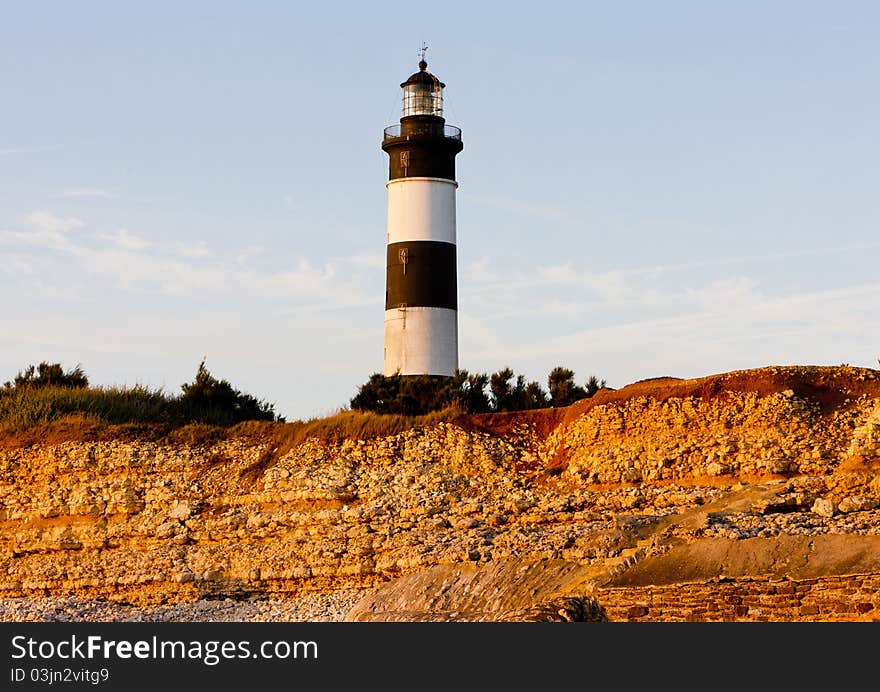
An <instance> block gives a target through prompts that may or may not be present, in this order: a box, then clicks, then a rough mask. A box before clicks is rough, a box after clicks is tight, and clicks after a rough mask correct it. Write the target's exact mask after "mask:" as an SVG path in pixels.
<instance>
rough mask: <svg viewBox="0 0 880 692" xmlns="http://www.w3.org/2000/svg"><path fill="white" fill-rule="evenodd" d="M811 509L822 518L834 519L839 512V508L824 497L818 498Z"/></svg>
mask: <svg viewBox="0 0 880 692" xmlns="http://www.w3.org/2000/svg"><path fill="white" fill-rule="evenodd" d="M811 509H812V511H813V514H818V515H819V516H820V517H833V516H834V514H835V513H836V512H837V506H836V505H835V504H834V503H833V502H832V501H831V500H827V499H825V498H824V497H820V498H817V499H816V501H815V502H814V503H813V507H812V508H811Z"/></svg>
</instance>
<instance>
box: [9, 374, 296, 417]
mask: <svg viewBox="0 0 880 692" xmlns="http://www.w3.org/2000/svg"><path fill="white" fill-rule="evenodd" d="M181 390H182V393H181V394H179V395H177V396H170V395H168V394H165V393H164V392H163V391H162V390H150V389H148V388H147V387H142V386H134V387H129V388H121V387H89V386H88V379H87V378H86V376H85V374H84V373H83V371H82V368H81V367H80V366H77V367H76V368H74V369H73V370H70V371H67V372H64V371H63V369H62V368H61V366H60V365H59V364H57V363H55V364H52V365H48V364H46V363H41V364H40V366H38V367H35V366H30V367H28V368H26V369H25V370H24V371H22V372H20V373H19V374H18V375H17V376H16V378H15V380H14V381H13V382H7V383H6V384H5V385H4V387H3V388H0V427H2V428H4V429H7V430H10V429H11V430H18V429H22V428H26V427H29V426H32V425H36V424H41V423H49V422H52V421H57V420H60V419H62V418H66V417H70V416H84V417H86V418H87V419H89V420H92V421H95V422H101V423H109V424H114V425H115V424H126V423H135V424H137V423H145V424H161V425H166V426H173V427H181V426H185V425H191V424H204V425H218V426H229V425H233V424H236V423H240V422H243V421H247V420H261V421H278V422H283V420H284V419H283V418H281V417H280V416H276V415H275V412H274V406H273V405H271V404H268V403H266V402H264V401H261V400H259V399H256V398H255V397H253V396H251V395H250V394H245V393H242V392H240V391H239V390H237V389H235V388H234V387H233V386H232V385H231V384H230V383H229V382H227V381H226V380H218V379H217V378H216V377H214V376H213V375H212V374H211V373H210V372H208V369H207V368H206V367H205V361H204V359H203V360H202V362H201V363H200V364H199V368H198V371H197V372H196V376H195V379H194V380H193V381H192V382H190V383H187V384H184V385H182V386H181Z"/></svg>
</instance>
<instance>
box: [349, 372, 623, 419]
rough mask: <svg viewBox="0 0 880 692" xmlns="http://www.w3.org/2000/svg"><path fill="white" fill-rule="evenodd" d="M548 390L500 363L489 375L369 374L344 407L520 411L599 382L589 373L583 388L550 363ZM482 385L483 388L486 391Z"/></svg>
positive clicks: (565, 401) (570, 397)
mask: <svg viewBox="0 0 880 692" xmlns="http://www.w3.org/2000/svg"><path fill="white" fill-rule="evenodd" d="M548 384H549V386H550V393H549V394H548V393H547V392H546V391H544V389H543V388H542V387H541V385H540V384H538V383H537V382H534V381H532V382H527V381H526V378H525V377H524V376H523V375H516V376H515V378H514V372H513V370H512V369H511V368H509V367H505V368H502V369H501V370H499V371H497V372H495V373H493V374H492V375H491V376H489V375H486V374H485V373H475V374H471V373H469V372H468V371H467V370H456V371H455V374H454V375H453V376H452V377H441V376H434V375H400V374H394V375H382V374H381V373H374V374H372V375H370V378H369V379H368V380H367V382H365V383H364V384H362V385H360V387H358V392H357V394H356V395H355V396H354V397H353V398H352V399H351V401H350V406H351V408H353V409H356V410H358V411H371V412H373V413H379V414H400V415H407V416H421V415H425V414H427V413H429V412H431V411H438V410H441V409H444V408H447V407H450V406H457V407H458V408H459V409H460V410H461V411H463V412H465V413H488V412H496V413H500V412H502V411H525V410H529V409H537V408H546V407H548V406H568V405H569V404H571V403H574V402H575V401H577V400H578V399H583V398H585V397H590V396H593V394H595V393H596V392H597V391H599V389H601V388H602V387H604V386H605V380H602V381H601V382H600V381H599V380H598V378H597V377H596V376H595V375H591V376H590V378H589V380H587V385H586V387H579V386H577V385H576V384H575V383H574V372H573V371H571V370H569V369H567V368H562V367H557V368H554V369H553V370H552V371H551V372H550V376H549V378H548ZM487 387H488V389H489V393H488V394H487V393H486V388H487Z"/></svg>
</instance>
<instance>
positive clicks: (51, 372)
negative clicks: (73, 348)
mask: <svg viewBox="0 0 880 692" xmlns="http://www.w3.org/2000/svg"><path fill="white" fill-rule="evenodd" d="M88 386H89V380H88V378H87V377H86V375H85V373H84V372H83V370H82V366H80V365H77V366H76V367H75V368H74V369H73V370H68V371H67V372H65V371H64V368H62V367H61V363H52V364H49V363H47V362H45V361H43V362H42V363H40V364H39V365H38V366H34V365H29V366H28V367H27V368H25V369H24V370H22V371H21V372H19V373H18V374H17V375H16V376H15V379H14V380H13V381H12V382H6V383H5V384H4V387H6V388H7V389H10V388H12V387H70V388H72V389H82V388H84V387H88Z"/></svg>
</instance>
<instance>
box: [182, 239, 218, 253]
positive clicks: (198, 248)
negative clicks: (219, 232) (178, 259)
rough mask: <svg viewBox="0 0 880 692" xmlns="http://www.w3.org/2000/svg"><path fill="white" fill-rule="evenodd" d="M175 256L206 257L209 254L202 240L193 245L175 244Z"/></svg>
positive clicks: (206, 245)
mask: <svg viewBox="0 0 880 692" xmlns="http://www.w3.org/2000/svg"><path fill="white" fill-rule="evenodd" d="M177 254H179V255H182V256H183V257H207V256H208V255H209V254H211V253H210V251H209V250H208V244H207V243H206V242H205V241H204V240H200V241H198V242H197V243H194V244H193V245H184V244H183V243H178V244H177Z"/></svg>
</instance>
